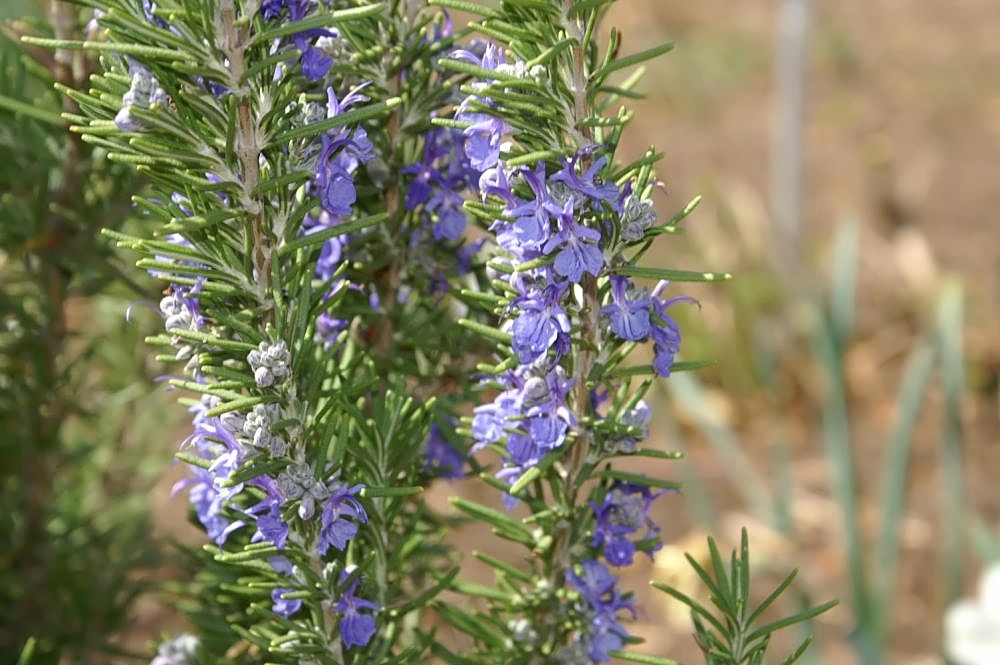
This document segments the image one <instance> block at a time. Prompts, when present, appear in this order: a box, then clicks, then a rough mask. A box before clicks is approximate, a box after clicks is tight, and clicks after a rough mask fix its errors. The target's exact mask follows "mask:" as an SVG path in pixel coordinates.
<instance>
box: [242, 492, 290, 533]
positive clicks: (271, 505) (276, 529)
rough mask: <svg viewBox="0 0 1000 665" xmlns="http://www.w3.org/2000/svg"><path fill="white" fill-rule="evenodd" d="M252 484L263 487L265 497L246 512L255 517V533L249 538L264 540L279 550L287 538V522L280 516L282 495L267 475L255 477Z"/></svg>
mask: <svg viewBox="0 0 1000 665" xmlns="http://www.w3.org/2000/svg"><path fill="white" fill-rule="evenodd" d="M253 484H254V485H256V486H258V487H262V488H264V490H265V491H266V492H267V497H266V498H265V499H264V500H263V501H261V502H260V503H258V504H257V505H256V506H253V507H252V508H250V509H249V510H247V513H248V514H249V515H252V516H254V517H256V519H257V533H255V534H254V536H253V538H251V541H252V542H258V541H261V540H266V541H267V542H269V543H271V544H272V545H274V546H275V547H277V548H278V549H279V550H280V549H284V548H285V541H286V540H287V539H288V523H287V522H285V520H284V519H282V517H281V503H282V501H283V497H282V496H281V492H280V491H279V490H278V487H277V485H276V484H275V482H274V480H272V479H271V478H269V477H267V476H263V477H260V478H256V479H254V481H253Z"/></svg>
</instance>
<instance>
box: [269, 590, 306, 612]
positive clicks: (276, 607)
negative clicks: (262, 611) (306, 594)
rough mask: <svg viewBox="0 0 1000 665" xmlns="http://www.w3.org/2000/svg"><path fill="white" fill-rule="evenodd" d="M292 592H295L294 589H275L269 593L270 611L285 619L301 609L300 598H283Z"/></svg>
mask: <svg viewBox="0 0 1000 665" xmlns="http://www.w3.org/2000/svg"><path fill="white" fill-rule="evenodd" d="M292 591H295V589H288V588H277V589H274V590H273V591H271V603H272V604H271V610H272V611H273V612H274V613H275V614H277V615H279V616H282V617H284V618H286V619H288V618H290V617H291V616H292V615H293V614H295V613H296V612H298V611H299V608H300V607H302V599H301V598H285V594H286V593H291V592H292Z"/></svg>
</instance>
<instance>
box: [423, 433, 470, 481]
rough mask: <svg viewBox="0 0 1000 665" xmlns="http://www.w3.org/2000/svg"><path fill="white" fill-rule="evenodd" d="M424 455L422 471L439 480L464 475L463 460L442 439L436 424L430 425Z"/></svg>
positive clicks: (456, 451) (442, 434) (452, 447)
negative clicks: (431, 474) (428, 472)
mask: <svg viewBox="0 0 1000 665" xmlns="http://www.w3.org/2000/svg"><path fill="white" fill-rule="evenodd" d="M425 445H426V446H427V449H426V452H425V453H424V470H425V471H430V472H431V473H433V474H434V475H436V476H440V477H441V478H461V477H462V476H464V475H465V472H464V471H463V468H464V467H465V458H463V457H462V454H461V453H460V452H458V450H456V449H455V446H453V445H451V444H450V443H449V442H448V440H447V439H445V438H444V433H443V432H442V431H441V428H440V427H438V424H437V423H432V424H431V427H430V431H429V432H428V434H427V443H426V444H425Z"/></svg>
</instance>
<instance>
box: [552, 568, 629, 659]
mask: <svg viewBox="0 0 1000 665" xmlns="http://www.w3.org/2000/svg"><path fill="white" fill-rule="evenodd" d="M566 579H567V580H568V581H569V583H570V585H572V587H573V588H574V589H576V590H577V591H578V592H579V593H580V595H581V596H582V597H583V600H584V601H586V604H587V608H586V610H587V611H586V613H585V616H586V617H587V618H588V619H589V620H590V625H589V626H587V629H586V633H587V638H588V642H589V644H588V654H589V655H590V657H591V658H592V659H593V660H594V661H596V662H605V661H607V660H609V659H610V657H611V656H610V654H609V653H608V652H609V651H614V650H617V649H621V648H622V646H624V643H625V642H624V640H625V638H626V637H628V636H629V633H628V631H626V630H625V629H624V628H623V627H622V625H621V624H620V623H619V622H618V612H619V611H621V610H625V611H627V612H629V613H630V614H631V615H632V618H633V619H634V618H635V615H636V611H635V604H634V602H633V601H632V599H631V598H623V597H622V595H621V593H620V592H619V591H618V589H617V588H616V586H615V585H616V584H617V582H618V578H616V577H614V576H613V575H611V573H610V572H608V569H607V567H606V566H605V565H604V564H603V563H600V562H599V561H582V562H581V563H580V564H579V572H577V571H576V570H571V571H569V572H568V573H567V574H566Z"/></svg>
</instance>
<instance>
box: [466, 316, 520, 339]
mask: <svg viewBox="0 0 1000 665" xmlns="http://www.w3.org/2000/svg"><path fill="white" fill-rule="evenodd" d="M458 325H460V326H462V327H463V328H468V329H469V330H471V331H472V332H475V333H479V334H480V335H482V336H483V337H485V338H487V339H492V340H493V341H495V342H499V343H500V344H506V345H508V346H509V345H510V344H511V343H512V342H513V340H514V336H513V335H511V334H510V333H508V332H504V331H503V330H500V329H499V328H495V327H493V326H488V325H486V324H483V323H479V322H478V321H470V320H469V319H459V320H458Z"/></svg>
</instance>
